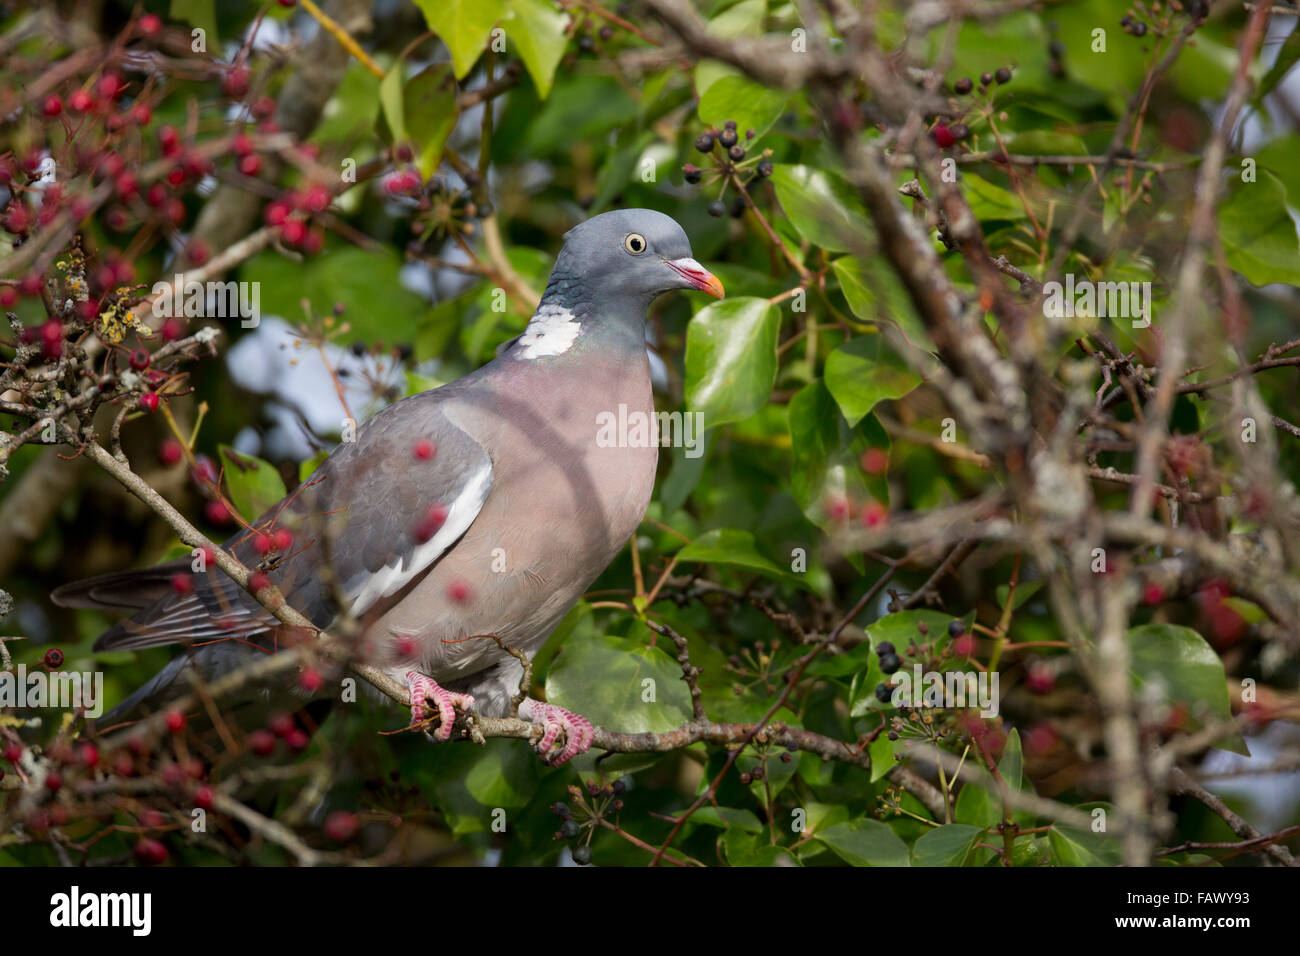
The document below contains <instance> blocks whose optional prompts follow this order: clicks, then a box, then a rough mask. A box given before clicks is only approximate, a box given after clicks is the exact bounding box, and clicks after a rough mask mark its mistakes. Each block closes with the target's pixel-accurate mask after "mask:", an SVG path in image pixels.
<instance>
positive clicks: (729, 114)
mask: <svg viewBox="0 0 1300 956" xmlns="http://www.w3.org/2000/svg"><path fill="white" fill-rule="evenodd" d="M788 100H789V97H788V96H787V95H786V94H785V93H784V92H782V91H781V90H776V89H772V88H771V87H768V86H764V85H763V84H761V83H755V82H754V81H753V80H751V79H748V78H746V77H743V76H724V77H723V78H722V79H720V80H718V81H717V82H716V83H714V84H713V85H712V86H710V87H709V88H708V89H707V90H705V91H704V95H703V96H701V97H700V109H699V114H700V119H701V120H703V121H704V122H705V123H708V124H709V125H710V126H714V127H717V128H718V129H721V128H722V124H723V123H725V122H726V121H727V120H735V121H736V131H737V135H738V136H739V137H740V143H741V144H742V145H745V143H746V142H747V141H746V139H745V133H746V132H747V131H748V130H751V129H752V130H753V131H754V139H757V138H758V137H760V136H762V135H763V134H764V133H766V132H767V131H768V130H769V129H771V128H772V124H773V123H775V122H776V121H777V120H778V119H779V118H780V117H781V114H782V113H783V112H785V105H786V103H787V102H788ZM748 142H752V140H750V141H748ZM748 148H749V147H748V146H746V149H748Z"/></svg>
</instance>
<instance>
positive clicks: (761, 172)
mask: <svg viewBox="0 0 1300 956" xmlns="http://www.w3.org/2000/svg"><path fill="white" fill-rule="evenodd" d="M771 175H772V163H771V161H770V160H766V159H765V160H763V161H762V162H761V163H759V164H758V178H759V179H766V178H767V177H768V176H771Z"/></svg>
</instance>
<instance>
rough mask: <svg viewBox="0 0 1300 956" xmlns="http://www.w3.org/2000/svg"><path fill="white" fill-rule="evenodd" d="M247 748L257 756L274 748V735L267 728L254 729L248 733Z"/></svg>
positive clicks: (268, 752) (261, 755)
mask: <svg viewBox="0 0 1300 956" xmlns="http://www.w3.org/2000/svg"><path fill="white" fill-rule="evenodd" d="M248 749H249V750H251V751H253V753H255V754H256V755H257V756H259V757H265V756H268V755H269V754H270V753H271V752H272V751H274V750H275V736H274V735H273V734H272V733H271V732H270V731H269V730H254V731H253V732H252V733H251V734H249V735H248Z"/></svg>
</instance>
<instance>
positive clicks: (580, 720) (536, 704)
mask: <svg viewBox="0 0 1300 956" xmlns="http://www.w3.org/2000/svg"><path fill="white" fill-rule="evenodd" d="M519 716H520V717H522V718H524V720H531V721H532V722H533V723H535V724H541V725H542V728H543V733H542V739H541V740H539V741H538V742H537V746H536V747H535V748H534V749H535V750H536V751H537V753H538V755H539V756H540V757H541V758H542V761H543V763H549V764H552V765H554V766H556V767H558V766H559V765H560V764H562V763H565V762H567V761H569V760H570V759H572V758H573V757H576V756H577V755H578V754H581V753H586V752H587V751H588V750H590V749H591V741H592V738H593V737H595V735H596V731H595V730H594V729H593V728H592V726H591V721H590V720H588V719H587V718H586V717H583V716H582V715H581V714H574V713H570V712H569V711H567V710H565V709H564V708H563V707H556V706H555V705H554V704H544V703H542V702H541V701H540V700H533V699H532V698H531V697H530V698H528V699H527V700H525V701H524V702H523V703H522V704H520V705H519ZM561 731H563V733H564V749H563V750H561V751H559V753H552V751H553V750H554V749H555V743H556V741H557V740H558V739H559V736H560V732H561Z"/></svg>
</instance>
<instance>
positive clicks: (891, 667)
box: [880, 654, 903, 674]
mask: <svg viewBox="0 0 1300 956" xmlns="http://www.w3.org/2000/svg"><path fill="white" fill-rule="evenodd" d="M902 666H903V662H902V661H900V660H899V659H898V655H897V654H886V655H885V656H884V657H882V658H881V659H880V669H881V670H882V671H884V672H885V673H886V674H892V673H894V671H896V670H898V669H899V668H900V667H902Z"/></svg>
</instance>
